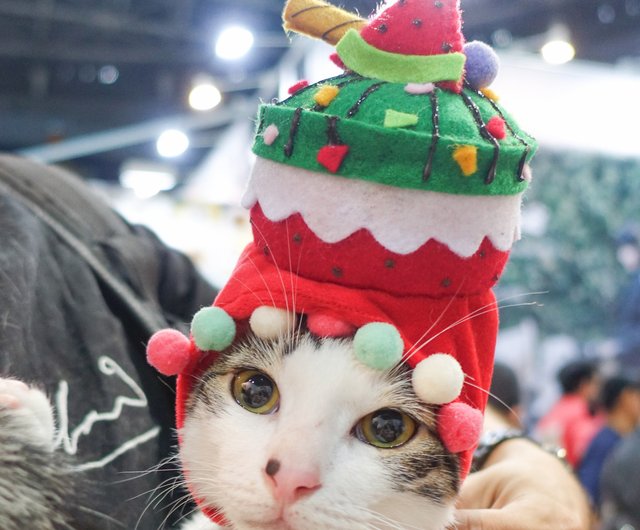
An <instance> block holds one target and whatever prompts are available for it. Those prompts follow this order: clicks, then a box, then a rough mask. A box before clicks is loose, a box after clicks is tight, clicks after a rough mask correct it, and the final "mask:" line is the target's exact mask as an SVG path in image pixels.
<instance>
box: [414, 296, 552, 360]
mask: <svg viewBox="0 0 640 530" xmlns="http://www.w3.org/2000/svg"><path fill="white" fill-rule="evenodd" d="M543 294H546V292H545V291H531V292H528V293H519V294H514V295H511V296H505V297H504V298H500V299H498V300H494V301H492V302H490V303H488V304H485V305H484V306H481V307H478V308H477V309H475V310H474V311H472V312H471V313H469V314H468V315H466V316H464V317H462V318H461V319H460V320H458V321H457V322H455V323H453V324H452V325H450V326H449V327H447V328H445V329H444V330H443V331H442V332H440V333H439V334H441V333H443V332H444V331H448V330H450V329H452V328H453V327H455V326H457V325H459V324H462V323H464V322H466V320H470V319H471V318H475V317H476V316H480V315H477V314H476V313H478V312H481V311H484V310H486V309H489V308H493V309H492V310H491V311H493V310H494V309H495V310H496V311H498V310H501V309H508V308H511V307H521V306H531V305H536V304H537V302H535V301H533V302H522V303H520V304H511V305H506V306H501V305H500V304H502V303H503V302H506V301H508V300H513V299H515V298H522V297H523V296H537V295H543ZM454 299H455V296H454V297H452V298H451V300H450V301H449V303H448V304H447V306H446V307H445V309H444V310H443V311H442V313H441V314H440V316H439V317H438V319H437V320H436V321H435V322H434V323H433V324H432V325H431V327H430V328H429V329H428V330H427V331H426V332H425V333H424V334H423V335H422V336H421V337H420V338H419V339H418V340H417V341H415V343H414V345H413V346H412V347H411V348H410V349H409V351H407V353H406V354H405V357H404V358H403V361H402V362H406V361H407V360H408V359H410V358H411V357H412V356H413V354H414V353H415V352H416V351H419V350H420V349H421V348H423V347H424V346H425V345H426V344H428V342H425V343H422V344H421V342H422V340H423V339H424V338H425V337H426V336H427V335H428V334H429V332H430V331H431V330H432V329H433V328H434V326H435V325H436V324H437V323H438V322H439V321H440V320H441V319H442V317H443V316H444V314H445V313H446V311H447V310H448V309H449V307H450V306H451V304H452V303H453V300H454ZM491 311H489V312H491ZM482 314H485V313H482ZM436 336H439V335H436Z"/></svg>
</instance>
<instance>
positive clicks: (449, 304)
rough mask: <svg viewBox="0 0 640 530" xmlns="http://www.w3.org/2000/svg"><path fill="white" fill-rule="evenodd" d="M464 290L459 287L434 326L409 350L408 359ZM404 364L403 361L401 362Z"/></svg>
mask: <svg viewBox="0 0 640 530" xmlns="http://www.w3.org/2000/svg"><path fill="white" fill-rule="evenodd" d="M461 288H462V285H461V286H460V287H458V291H456V293H455V294H454V295H453V296H452V297H451V299H450V300H449V302H448V303H447V305H446V307H445V308H444V309H443V310H442V312H441V313H440V315H439V316H438V318H437V319H436V320H435V322H434V323H433V324H431V326H430V327H429V329H427V331H425V332H424V333H423V334H422V336H421V337H420V338H419V339H418V340H417V341H416V342H415V344H414V345H413V346H412V347H411V348H409V351H408V352H407V353H406V355H407V357H408V358H410V357H411V355H412V354H413V350H415V348H416V344H419V343H420V342H421V341H422V340H423V339H424V338H425V337H427V336H428V335H429V333H430V332H431V330H432V329H433V328H434V327H436V326H437V325H438V322H440V320H442V318H443V317H444V315H445V314H446V312H447V311H448V309H449V308H450V307H451V304H453V302H454V300H455V299H456V296H457V295H458V293H459V292H460V289H461ZM401 362H402V361H401Z"/></svg>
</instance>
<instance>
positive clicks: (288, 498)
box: [264, 459, 322, 505]
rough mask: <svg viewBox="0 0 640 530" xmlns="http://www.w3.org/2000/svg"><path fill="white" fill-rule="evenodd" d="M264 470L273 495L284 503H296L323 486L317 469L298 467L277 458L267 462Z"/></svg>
mask: <svg viewBox="0 0 640 530" xmlns="http://www.w3.org/2000/svg"><path fill="white" fill-rule="evenodd" d="M264 472H265V475H266V478H267V483H268V484H269V487H270V488H271V492H272V494H273V497H274V498H275V500H276V501H278V502H281V503H283V504H284V505H290V504H294V503H296V502H298V501H299V500H300V499H302V498H303V497H307V496H308V495H311V494H312V493H313V492H314V491H317V490H319V489H320V487H321V486H322V485H321V484H320V474H319V473H318V472H317V471H313V470H310V469H302V468H300V469H297V468H295V467H293V466H287V465H286V464H283V463H282V462H280V460H276V459H271V460H269V462H267V465H266V467H265V469H264Z"/></svg>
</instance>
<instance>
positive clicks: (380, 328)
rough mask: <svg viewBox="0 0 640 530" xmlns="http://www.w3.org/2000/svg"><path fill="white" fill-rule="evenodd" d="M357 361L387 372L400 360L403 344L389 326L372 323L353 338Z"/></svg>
mask: <svg viewBox="0 0 640 530" xmlns="http://www.w3.org/2000/svg"><path fill="white" fill-rule="evenodd" d="M353 347H354V349H355V353H356V357H357V358H358V360H359V361H360V362H361V363H363V364H365V365H367V366H369V367H370V368H374V369H376V370H388V369H390V368H392V367H394V366H395V365H396V364H398V363H399V362H400V360H401V359H402V352H403V351H404V343H403V342H402V337H401V336H400V333H399V332H398V330H397V329H396V328H395V327H394V326H392V325H391V324H386V323H384V322H373V323H371V324H367V325H366V326H362V327H361V328H360V329H359V330H358V331H357V332H356V336H355V337H354V338H353Z"/></svg>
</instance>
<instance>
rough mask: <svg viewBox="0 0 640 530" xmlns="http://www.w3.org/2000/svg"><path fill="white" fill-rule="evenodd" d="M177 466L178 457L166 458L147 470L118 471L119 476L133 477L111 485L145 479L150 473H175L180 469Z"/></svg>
mask: <svg viewBox="0 0 640 530" xmlns="http://www.w3.org/2000/svg"><path fill="white" fill-rule="evenodd" d="M178 464H179V462H178V455H172V456H168V457H166V458H163V459H162V460H160V462H158V463H157V464H154V465H153V466H150V467H149V468H147V469H145V470H142V471H136V470H128V471H120V472H119V474H120V475H134V476H132V477H127V478H125V479H122V480H116V481H114V482H112V483H111V484H123V483H125V482H129V481H132V480H137V479H139V478H143V477H146V476H147V475H151V474H152V473H175V472H176V471H177V470H179V469H180V466H179V465H178ZM169 465H175V467H172V468H170V467H169ZM163 468H166V469H163Z"/></svg>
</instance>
